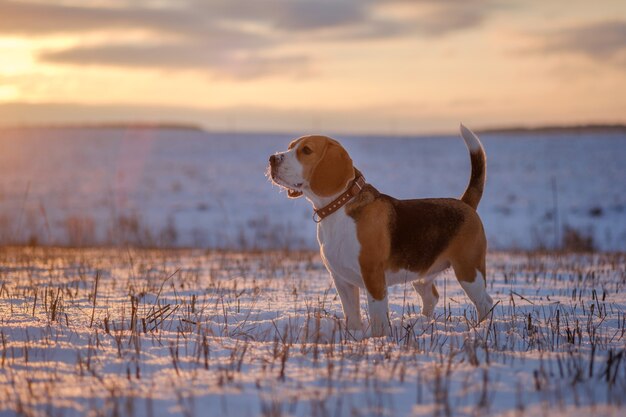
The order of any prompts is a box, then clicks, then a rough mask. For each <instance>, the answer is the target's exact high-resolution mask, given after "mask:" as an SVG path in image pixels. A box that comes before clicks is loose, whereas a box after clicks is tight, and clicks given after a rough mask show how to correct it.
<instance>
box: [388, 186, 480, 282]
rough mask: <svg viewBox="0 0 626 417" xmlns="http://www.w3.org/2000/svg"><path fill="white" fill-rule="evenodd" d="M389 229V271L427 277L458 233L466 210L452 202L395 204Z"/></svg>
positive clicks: (417, 201)
mask: <svg viewBox="0 0 626 417" xmlns="http://www.w3.org/2000/svg"><path fill="white" fill-rule="evenodd" d="M383 198H388V199H390V201H391V202H392V204H393V207H394V209H395V222H394V224H393V227H392V237H391V247H392V254H391V259H390V262H389V266H390V268H391V269H392V270H399V269H406V270H409V271H413V272H417V273H426V272H427V271H428V269H429V268H430V267H431V266H432V265H433V264H434V263H435V261H436V260H437V259H438V258H439V257H440V255H441V254H442V253H443V251H444V250H445V249H446V248H447V247H448V245H449V244H450V242H451V241H452V240H453V238H454V236H455V235H456V234H457V233H458V232H459V230H460V228H461V225H462V224H463V222H464V220H465V218H466V213H465V211H466V210H467V209H469V207H467V206H466V205H465V204H463V203H462V202H461V201H459V200H455V199H451V198H436V199H434V198H433V199H419V200H395V199H392V198H391V197H388V196H383Z"/></svg>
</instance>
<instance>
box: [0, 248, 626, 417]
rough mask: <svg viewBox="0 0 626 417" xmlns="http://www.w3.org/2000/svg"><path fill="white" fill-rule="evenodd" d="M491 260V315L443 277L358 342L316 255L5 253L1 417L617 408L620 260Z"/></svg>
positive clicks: (0, 309) (621, 343)
mask: <svg viewBox="0 0 626 417" xmlns="http://www.w3.org/2000/svg"><path fill="white" fill-rule="evenodd" d="M487 261H488V264H487V269H488V274H487V275H488V290H489V293H490V294H491V296H492V297H493V298H494V300H495V301H496V302H498V304H497V306H496V307H495V308H494V310H493V314H492V316H491V317H489V319H488V320H486V321H485V322H483V323H481V324H478V323H476V312H475V310H474V308H473V306H472V304H471V302H470V301H469V299H467V297H466V296H465V295H464V294H463V292H462V290H461V288H460V286H459V285H458V283H457V282H456V280H455V279H454V277H453V275H452V274H451V273H450V272H449V271H447V272H445V273H443V274H442V276H440V278H438V280H437V284H438V287H439V292H440V295H441V300H440V303H439V305H438V306H437V308H436V309H435V319H434V320H428V319H425V318H423V317H422V316H420V315H419V310H420V307H419V305H418V301H417V296H416V294H414V292H413V289H412V287H411V286H410V285H398V286H395V287H392V288H391V289H390V291H389V304H390V311H391V322H392V335H391V336H389V337H384V338H368V337H365V338H364V337H363V336H367V334H365V335H354V334H350V333H349V332H347V331H346V330H345V327H344V323H343V320H342V318H341V317H342V313H341V305H340V302H339V299H338V296H337V293H336V291H335V289H334V287H333V286H332V283H331V280H330V278H329V277H328V274H327V272H326V271H325V269H324V267H323V265H322V263H321V260H320V259H319V257H318V255H317V254H315V253H314V252H309V251H299V252H282V251H281V252H277V251H261V252H246V253H243V252H224V251H202V250H141V249H121V248H120V249H58V248H41V247H40V248H10V247H5V248H3V250H2V251H0V343H1V344H2V350H1V357H0V415H3V416H4V415H7V416H11V415H26V416H50V415H53V416H61V417H63V416H78V415H86V416H100V415H105V416H108V415H119V416H125V415H139V416H169V415H182V416H202V415H220V416H225V417H226V416H256V415H264V416H281V415H282V416H312V415H317V416H326V415H329V416H334V415H357V416H369V415H383V416H386V415H394V416H405V415H406V416H408V415H441V416H445V415H455V416H475V415H482V416H513V415H515V416H525V415H527V416H537V415H550V416H568V417H575V416H588V415H600V416H619V415H623V413H624V403H625V399H624V395H623V393H624V392H626V358H624V355H626V349H625V347H626V345H625V339H624V334H625V331H626V315H625V314H626V257H625V256H624V255H623V254H578V255H575V254H570V255H556V254H540V253H529V252H525V253H518V254H513V253H509V252H491V253H490V254H489V256H488V259H487ZM366 305H367V301H366V297H365V295H364V294H363V292H362V294H361V307H362V315H363V317H364V319H365V320H366V323H367V314H366V308H365V307H366Z"/></svg>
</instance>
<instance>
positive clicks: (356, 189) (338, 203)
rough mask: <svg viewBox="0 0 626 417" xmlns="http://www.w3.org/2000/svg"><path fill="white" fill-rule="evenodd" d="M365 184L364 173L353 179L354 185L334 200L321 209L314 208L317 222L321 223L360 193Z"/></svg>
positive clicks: (314, 216) (314, 217)
mask: <svg viewBox="0 0 626 417" xmlns="http://www.w3.org/2000/svg"><path fill="white" fill-rule="evenodd" d="M364 185H365V178H364V177H363V175H359V176H358V177H356V178H355V179H354V180H353V181H352V185H350V187H348V189H347V190H346V191H344V192H343V193H342V194H341V195H340V196H339V197H337V198H335V199H334V200H333V201H331V202H330V203H328V204H327V205H325V206H324V207H322V208H321V209H317V210H314V211H313V221H315V223H319V222H321V221H322V220H324V218H325V217H328V216H330V215H331V214H333V213H334V212H336V211H337V210H339V209H340V208H341V207H343V206H344V205H345V204H346V203H347V202H348V201H350V200H351V199H352V198H353V197H354V196H356V195H357V194H359V193H360V192H361V190H362V189H363V186H364Z"/></svg>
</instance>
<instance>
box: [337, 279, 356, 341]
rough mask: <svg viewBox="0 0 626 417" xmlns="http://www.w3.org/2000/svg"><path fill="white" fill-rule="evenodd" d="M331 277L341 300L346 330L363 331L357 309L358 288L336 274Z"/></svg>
mask: <svg viewBox="0 0 626 417" xmlns="http://www.w3.org/2000/svg"><path fill="white" fill-rule="evenodd" d="M332 277H333V281H335V288H337V293H338V294H339V299H340V300H341V307H342V308H343V316H344V318H345V319H346V328H347V329H348V330H359V331H360V330H363V323H362V322H361V309H360V307H359V287H357V286H356V285H352V284H350V283H348V282H347V281H345V280H343V279H341V278H340V277H338V276H337V275H336V274H332Z"/></svg>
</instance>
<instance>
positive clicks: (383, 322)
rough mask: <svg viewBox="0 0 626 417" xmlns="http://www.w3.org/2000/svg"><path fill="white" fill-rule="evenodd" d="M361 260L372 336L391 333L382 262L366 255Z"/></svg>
mask: <svg viewBox="0 0 626 417" xmlns="http://www.w3.org/2000/svg"><path fill="white" fill-rule="evenodd" d="M359 261H360V263H361V274H362V276H363V283H364V284H365V288H366V289H367V307H368V311H369V315H370V328H371V330H372V336H374V337H378V336H386V335H389V333H390V326H389V301H388V300H387V281H386V279H385V270H384V269H383V265H382V262H377V261H376V260H375V259H374V260H372V259H367V258H365V257H361V259H360V260H359Z"/></svg>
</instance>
